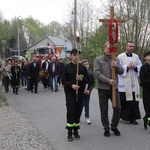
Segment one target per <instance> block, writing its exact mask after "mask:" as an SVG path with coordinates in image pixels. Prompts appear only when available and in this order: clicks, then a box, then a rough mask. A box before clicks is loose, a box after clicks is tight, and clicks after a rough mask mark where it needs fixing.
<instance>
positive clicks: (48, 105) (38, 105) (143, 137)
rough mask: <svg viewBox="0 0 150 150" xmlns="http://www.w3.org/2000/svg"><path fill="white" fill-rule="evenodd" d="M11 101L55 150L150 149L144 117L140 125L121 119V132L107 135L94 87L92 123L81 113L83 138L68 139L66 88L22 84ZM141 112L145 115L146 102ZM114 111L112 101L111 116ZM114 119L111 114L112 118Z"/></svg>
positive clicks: (149, 133) (11, 97) (91, 110)
mask: <svg viewBox="0 0 150 150" xmlns="http://www.w3.org/2000/svg"><path fill="white" fill-rule="evenodd" d="M6 97H7V98H8V102H9V104H10V105H12V106H13V107H15V108H16V109H17V110H19V111H20V112H22V113H25V114H26V115H27V116H28V117H29V119H31V120H32V121H33V123H34V124H35V125H36V126H37V127H38V129H39V131H40V132H41V133H42V134H43V136H45V137H46V138H47V140H48V141H49V143H50V145H51V146H52V149H53V150H149V149H150V142H149V141H150V128H149V129H148V130H144V128H143V125H142V120H139V121H138V123H139V124H138V125H131V124H128V123H124V122H122V121H120V124H119V130H120V131H121V136H120V137H117V136H115V135H114V134H113V133H111V136H110V137H108V138H107V137H104V136H103V127H102V125H101V122H100V112H99V103H98V94H97V90H93V92H92V95H91V103H90V115H91V121H92V124H91V125H87V124H86V123H85V120H84V115H82V117H81V129H80V135H81V139H80V140H78V141H77V140H74V141H73V142H67V141H66V139H65V136H66V129H65V125H66V108H65V97H64V92H63V88H60V89H59V91H58V92H57V93H56V92H51V91H50V90H48V89H45V90H44V89H43V87H42V85H40V86H39V93H38V94H33V93H30V92H28V91H26V90H25V89H24V88H23V87H22V88H21V90H20V92H19V95H14V94H12V91H10V92H9V93H7V95H6ZM140 108H141V114H142V116H143V115H144V111H143V106H142V102H140ZM111 114H112V109H111V104H110V111H109V116H111ZM110 119H111V118H110Z"/></svg>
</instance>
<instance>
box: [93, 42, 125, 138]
mask: <svg viewBox="0 0 150 150" xmlns="http://www.w3.org/2000/svg"><path fill="white" fill-rule="evenodd" d="M111 67H113V68H115V73H116V74H120V75H121V74H123V72H124V70H123V67H122V66H121V65H120V63H119V60H118V59H117V58H115V60H114V61H111V52H110V44H109V42H106V43H105V45H104V54H103V55H102V56H99V57H97V58H95V60H94V75H95V78H96V79H98V95H99V106H100V112H101V122H102V125H103V127H104V130H105V131H104V136H106V137H109V136H110V124H109V118H108V100H109V99H110V100H112V87H115V89H116V97H115V98H116V107H113V116H112V122H111V130H112V131H113V132H114V134H115V135H116V136H120V135H121V134H120V132H119V130H118V129H117V126H118V123H119V119H120V110H121V107H120V99H119V94H118V91H117V76H116V77H115V79H112V77H111Z"/></svg>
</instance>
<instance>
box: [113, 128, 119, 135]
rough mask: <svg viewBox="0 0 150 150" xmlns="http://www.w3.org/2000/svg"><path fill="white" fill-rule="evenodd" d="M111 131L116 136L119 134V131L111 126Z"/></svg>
mask: <svg viewBox="0 0 150 150" xmlns="http://www.w3.org/2000/svg"><path fill="white" fill-rule="evenodd" d="M111 131H113V132H114V134H115V135H116V136H120V135H121V133H120V131H119V130H118V129H117V128H116V129H113V128H111Z"/></svg>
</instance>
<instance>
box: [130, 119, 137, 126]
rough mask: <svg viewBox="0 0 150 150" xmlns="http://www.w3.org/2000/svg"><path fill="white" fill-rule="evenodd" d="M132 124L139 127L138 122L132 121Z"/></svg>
mask: <svg viewBox="0 0 150 150" xmlns="http://www.w3.org/2000/svg"><path fill="white" fill-rule="evenodd" d="M130 123H131V124H134V125H137V124H138V123H137V121H135V120H133V121H130Z"/></svg>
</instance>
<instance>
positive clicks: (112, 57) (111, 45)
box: [99, 6, 126, 107]
mask: <svg viewBox="0 0 150 150" xmlns="http://www.w3.org/2000/svg"><path fill="white" fill-rule="evenodd" d="M110 18H111V19H112V21H114V6H110ZM99 22H107V23H108V22H109V19H99ZM118 22H119V23H123V22H126V21H125V20H118ZM113 46H114V45H113V44H110V47H113ZM113 60H115V53H114V52H111V61H113ZM111 76H112V79H113V80H116V73H115V68H114V67H112V73H111ZM112 105H113V107H116V87H114V86H113V87H112Z"/></svg>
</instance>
